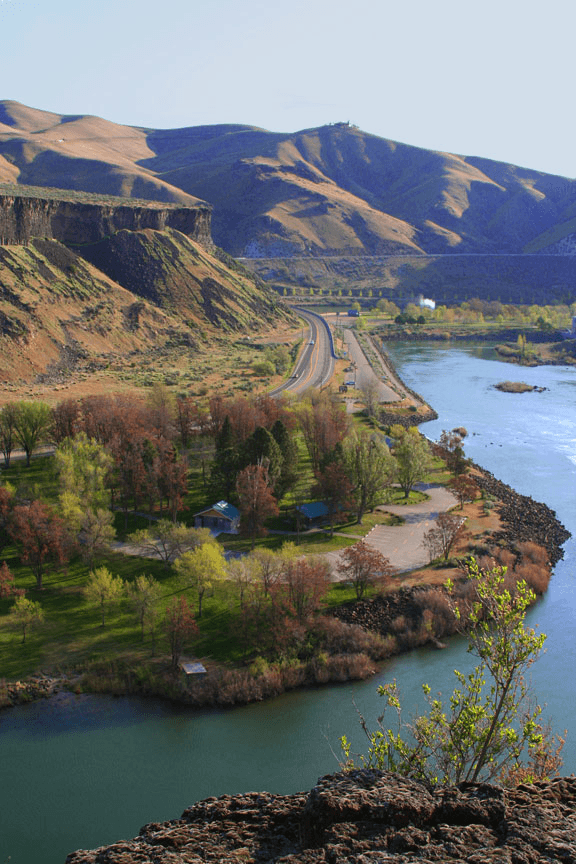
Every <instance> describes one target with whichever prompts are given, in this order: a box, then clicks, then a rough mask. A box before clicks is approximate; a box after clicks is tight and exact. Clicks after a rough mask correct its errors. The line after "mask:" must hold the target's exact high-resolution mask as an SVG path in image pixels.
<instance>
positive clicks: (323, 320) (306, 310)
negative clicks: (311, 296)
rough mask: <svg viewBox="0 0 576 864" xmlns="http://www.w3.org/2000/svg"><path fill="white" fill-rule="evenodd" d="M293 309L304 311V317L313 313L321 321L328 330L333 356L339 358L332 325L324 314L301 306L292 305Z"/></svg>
mask: <svg viewBox="0 0 576 864" xmlns="http://www.w3.org/2000/svg"><path fill="white" fill-rule="evenodd" d="M292 309H294V310H295V311H296V312H302V313H303V314H304V317H306V315H313V316H314V318H316V319H317V320H318V321H320V322H321V324H322V326H323V327H324V328H325V329H326V332H327V334H328V341H329V343H330V351H331V353H332V358H333V359H334V360H337V359H338V355H337V354H336V350H335V348H334V337H333V336H332V331H331V330H330V325H329V324H328V322H327V321H326V319H325V318H323V317H322V315H319V314H318V313H317V312H311V311H310V309H302V307H301V306H292Z"/></svg>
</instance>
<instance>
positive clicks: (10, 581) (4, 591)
mask: <svg viewBox="0 0 576 864" xmlns="http://www.w3.org/2000/svg"><path fill="white" fill-rule="evenodd" d="M25 593H26V592H25V591H24V589H23V588H16V585H15V584H14V576H13V575H12V573H11V572H10V568H9V567H8V564H7V563H6V561H3V562H2V566H1V567H0V600H5V599H6V597H23V596H24V594H25Z"/></svg>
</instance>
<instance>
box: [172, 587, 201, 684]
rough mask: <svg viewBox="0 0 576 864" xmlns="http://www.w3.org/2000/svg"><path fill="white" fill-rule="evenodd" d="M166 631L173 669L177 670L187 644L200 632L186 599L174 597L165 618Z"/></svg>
mask: <svg viewBox="0 0 576 864" xmlns="http://www.w3.org/2000/svg"><path fill="white" fill-rule="evenodd" d="M164 631H165V633H166V636H167V637H168V642H169V643H170V652H171V654H172V668H173V669H177V668H178V663H179V662H180V657H181V656H182V652H183V650H184V648H185V646H186V644H187V642H188V641H189V640H190V639H191V638H192V637H193V636H195V635H196V633H197V632H198V625H197V624H196V621H195V619H194V613H193V611H192V607H191V606H190V604H189V603H188V601H187V600H186V598H185V597H174V599H173V600H172V601H171V602H170V603H169V604H168V606H167V608H166V613H165V616H164Z"/></svg>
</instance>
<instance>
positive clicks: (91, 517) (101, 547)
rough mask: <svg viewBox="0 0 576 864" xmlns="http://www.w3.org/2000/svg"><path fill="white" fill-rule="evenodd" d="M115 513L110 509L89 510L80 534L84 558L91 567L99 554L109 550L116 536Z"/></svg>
mask: <svg viewBox="0 0 576 864" xmlns="http://www.w3.org/2000/svg"><path fill="white" fill-rule="evenodd" d="M113 523H114V515H113V513H112V512H111V511H110V510H95V511H94V510H87V511H86V513H85V514H84V519H83V520H82V525H81V528H80V534H79V538H78V539H79V543H80V553H81V555H82V559H83V560H84V561H87V562H88V565H89V566H90V567H92V566H93V564H94V559H95V557H96V556H97V555H103V554H104V553H105V552H108V551H109V549H110V548H111V546H112V543H113V542H114V538H115V537H116V529H115V528H114V524H113Z"/></svg>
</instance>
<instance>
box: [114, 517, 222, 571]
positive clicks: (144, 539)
mask: <svg viewBox="0 0 576 864" xmlns="http://www.w3.org/2000/svg"><path fill="white" fill-rule="evenodd" d="M210 536H211V535H210V529H209V528H191V527H189V526H188V525H184V524H183V523H182V522H172V521H171V520H170V519H159V520H158V522H155V523H154V525H151V526H150V527H149V528H141V529H140V530H138V531H134V533H133V534H131V535H130V537H129V538H128V539H129V541H130V543H131V544H133V545H134V546H136V547H137V549H138V551H139V552H140V554H141V555H144V556H146V557H147V558H159V559H160V561H163V562H164V564H165V566H166V567H168V565H169V564H171V563H172V562H173V561H175V560H176V558H181V557H182V555H183V554H184V553H185V552H189V551H190V549H194V548H195V547H196V546H201V545H202V544H203V543H206V542H207V541H208V540H210Z"/></svg>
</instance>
